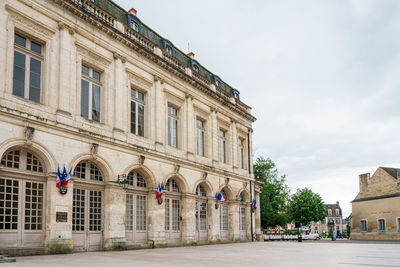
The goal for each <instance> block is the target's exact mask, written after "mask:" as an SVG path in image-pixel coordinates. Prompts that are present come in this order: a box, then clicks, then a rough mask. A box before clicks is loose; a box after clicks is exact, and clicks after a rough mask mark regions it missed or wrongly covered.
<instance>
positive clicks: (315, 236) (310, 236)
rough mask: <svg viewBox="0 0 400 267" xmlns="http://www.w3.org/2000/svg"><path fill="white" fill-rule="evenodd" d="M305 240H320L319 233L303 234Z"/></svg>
mask: <svg viewBox="0 0 400 267" xmlns="http://www.w3.org/2000/svg"><path fill="white" fill-rule="evenodd" d="M301 237H302V238H303V240H320V237H319V234H307V235H306V234H302V235H301Z"/></svg>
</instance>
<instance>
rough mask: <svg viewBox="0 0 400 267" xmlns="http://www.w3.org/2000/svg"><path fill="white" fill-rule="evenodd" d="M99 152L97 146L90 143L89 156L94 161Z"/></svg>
mask: <svg viewBox="0 0 400 267" xmlns="http://www.w3.org/2000/svg"><path fill="white" fill-rule="evenodd" d="M98 152H99V144H97V143H92V144H91V145H90V154H92V157H93V158H94V159H96V158H97V153H98Z"/></svg>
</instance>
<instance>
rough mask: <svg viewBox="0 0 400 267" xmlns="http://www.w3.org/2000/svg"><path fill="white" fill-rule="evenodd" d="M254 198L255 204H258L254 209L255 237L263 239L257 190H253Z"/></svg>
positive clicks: (258, 239) (259, 239)
mask: <svg viewBox="0 0 400 267" xmlns="http://www.w3.org/2000/svg"><path fill="white" fill-rule="evenodd" d="M255 198H256V201H257V206H258V207H257V209H256V211H255V217H256V218H255V222H256V228H255V230H256V238H257V241H263V235H262V232H261V215H260V193H259V191H256V192H255Z"/></svg>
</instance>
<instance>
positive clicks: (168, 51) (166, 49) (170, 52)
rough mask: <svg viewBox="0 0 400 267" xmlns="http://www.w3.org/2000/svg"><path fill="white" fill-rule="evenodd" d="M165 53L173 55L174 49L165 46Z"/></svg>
mask: <svg viewBox="0 0 400 267" xmlns="http://www.w3.org/2000/svg"><path fill="white" fill-rule="evenodd" d="M165 51H167V53H168V54H170V55H172V47H170V46H169V45H166V46H165Z"/></svg>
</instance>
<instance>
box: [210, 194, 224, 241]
mask: <svg viewBox="0 0 400 267" xmlns="http://www.w3.org/2000/svg"><path fill="white" fill-rule="evenodd" d="M215 204H216V200H215V198H213V197H212V198H209V199H208V201H207V230H208V242H210V243H216V242H217V241H218V239H220V238H221V237H220V222H219V209H216V208H215Z"/></svg>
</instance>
